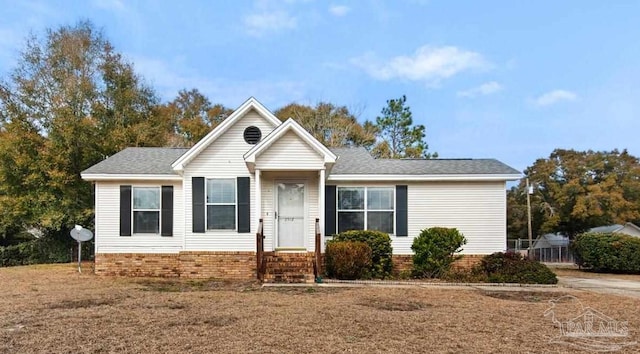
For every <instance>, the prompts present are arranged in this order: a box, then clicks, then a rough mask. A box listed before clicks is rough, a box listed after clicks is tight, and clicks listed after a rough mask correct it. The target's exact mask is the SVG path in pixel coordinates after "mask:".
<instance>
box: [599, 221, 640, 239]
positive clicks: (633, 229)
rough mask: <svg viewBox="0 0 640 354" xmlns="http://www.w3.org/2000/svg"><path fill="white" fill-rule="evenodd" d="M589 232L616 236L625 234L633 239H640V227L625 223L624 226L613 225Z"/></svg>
mask: <svg viewBox="0 0 640 354" xmlns="http://www.w3.org/2000/svg"><path fill="white" fill-rule="evenodd" d="M589 232H613V233H616V234H625V235H629V236H633V237H640V227H638V226H636V225H635V224H633V223H630V222H628V223H625V224H624V225H620V224H613V225H607V226H599V227H594V228H592V229H590V230H589Z"/></svg>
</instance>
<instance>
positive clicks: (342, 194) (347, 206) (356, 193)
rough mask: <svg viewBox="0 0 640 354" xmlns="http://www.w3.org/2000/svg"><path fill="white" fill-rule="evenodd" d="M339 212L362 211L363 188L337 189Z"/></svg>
mask: <svg viewBox="0 0 640 354" xmlns="http://www.w3.org/2000/svg"><path fill="white" fill-rule="evenodd" d="M338 209H339V210H363V209H364V188H345V187H338Z"/></svg>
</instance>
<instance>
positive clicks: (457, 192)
mask: <svg viewBox="0 0 640 354" xmlns="http://www.w3.org/2000/svg"><path fill="white" fill-rule="evenodd" d="M407 193H408V206H409V208H408V209H409V210H408V219H409V220H408V221H409V237H407V238H402V239H401V238H397V239H396V240H395V242H394V252H395V253H398V254H411V253H412V252H411V243H412V242H413V237H415V236H417V235H418V234H419V233H420V230H422V229H424V228H428V227H434V226H443V227H455V228H457V229H458V230H459V231H460V232H461V233H462V234H464V236H465V238H466V239H467V244H466V245H465V246H464V247H463V251H462V254H491V253H493V252H498V251H504V250H505V249H506V242H507V225H506V213H507V204H506V203H507V201H506V186H505V183H504V182H466V183H465V182H448V183H423V184H409V186H408V192H407Z"/></svg>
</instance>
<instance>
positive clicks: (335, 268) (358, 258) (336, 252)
mask: <svg viewBox="0 0 640 354" xmlns="http://www.w3.org/2000/svg"><path fill="white" fill-rule="evenodd" d="M371 263H372V262H371V247H369V245H367V244H366V243H364V242H360V241H329V242H327V249H326V251H325V266H326V272H327V276H329V277H332V278H338V279H362V278H365V277H367V276H368V275H369V271H370V269H371Z"/></svg>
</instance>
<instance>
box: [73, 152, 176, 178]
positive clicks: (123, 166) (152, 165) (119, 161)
mask: <svg viewBox="0 0 640 354" xmlns="http://www.w3.org/2000/svg"><path fill="white" fill-rule="evenodd" d="M187 150H189V149H185V148H153V147H144V148H140V147H138V148H126V149H124V150H122V151H120V152H119V153H117V154H115V155H113V156H110V157H108V158H106V159H105V160H103V161H101V162H99V163H97V164H95V165H93V166H91V167H89V168H88V169H86V170H84V171H82V174H115V175H117V174H142V175H146V174H149V175H173V174H176V173H175V172H174V171H173V169H172V168H171V164H172V163H173V162H174V161H175V160H177V159H178V157H180V156H182V154H184V153H185V152H187Z"/></svg>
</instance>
